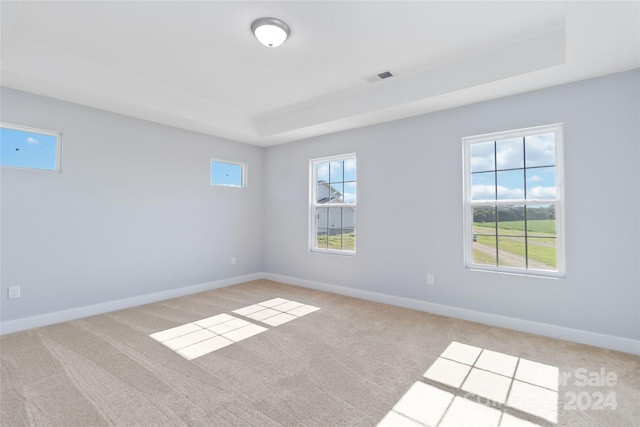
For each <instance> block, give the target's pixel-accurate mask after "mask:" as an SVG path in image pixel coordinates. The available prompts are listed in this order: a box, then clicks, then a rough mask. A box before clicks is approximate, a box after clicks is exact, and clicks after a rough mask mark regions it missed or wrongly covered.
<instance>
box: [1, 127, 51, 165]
mask: <svg viewBox="0 0 640 427" xmlns="http://www.w3.org/2000/svg"><path fill="white" fill-rule="evenodd" d="M60 141H61V135H60V133H57V132H51V131H46V130H40V129H33V128H28V127H24V126H17V125H9V124H5V123H2V124H0V165H2V166H11V167H17V168H25V169H42V170H51V171H59V170H60Z"/></svg>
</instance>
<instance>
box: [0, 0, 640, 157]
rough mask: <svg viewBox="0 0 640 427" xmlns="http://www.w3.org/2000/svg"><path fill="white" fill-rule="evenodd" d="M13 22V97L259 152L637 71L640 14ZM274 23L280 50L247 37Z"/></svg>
mask: <svg viewBox="0 0 640 427" xmlns="http://www.w3.org/2000/svg"><path fill="white" fill-rule="evenodd" d="M1 12H2V21H1V25H2V26H1V30H2V45H1V47H2V52H1V54H2V63H1V75H0V77H1V79H2V81H1V82H2V85H3V86H7V87H12V88H16V89H21V90H25V91H29V92H34V93H37V94H42V95H46V96H51V97H55V98H59V99H64V100H68V101H72V102H76V103H79V104H83V105H88V106H92V107H97V108H101V109H105V110H110V111H115V112H118V113H121V114H127V115H130V116H134V117H138V118H142V119H146V120H151V121H155V122H159V123H164V124H168V125H172V126H177V127H181V128H185V129H190V130H195V131H199V132H204V133H208V134H211V135H217V136H221V137H225V138H230V139H233V140H236V141H242V142H246V143H250V144H255V145H259V146H268V145H274V144H279V143H283V142H289V141H293V140H297V139H302V138H307V137H310V136H314V135H320V134H325V133H329V132H335V131H339V130H344V129H349V128H354V127H358V126H364V125H368V124H373V123H380V122H384V121H389V120H395V119H398V118H402V117H409V116H412V115H417V114H422V113H426V112H430V111H436V110H441V109H444V108H450V107H454V106H458V105H464V104H469V103H473V102H479V101H483V100H487V99H492V98H498V97H501V96H506V95H511V94H516V93H522V92H526V91H530V90H534V89H538V88H543V87H549V86H553V85H558V84H562V83H566V82H570V81H576V80H582V79H586V78H590V77H595V76H599V75H604V74H609V73H613V72H618V71H623V70H628V69H632V68H637V67H639V66H640V2H638V1H626V2H616V1H602V2H594V1H587V2H574V1H569V2H561V1H532V2H523V1H497V2H489V1H467V2H461V1H353V2H347V1H281V2H271V1H254V2H250V1H193V2H187V1H141V2H121V1H111V2H108V1H102V2H96V1H76V2H73V1H71V2H58V1H44V2H33V1H22V2H10V1H2V3H1ZM263 16H272V17H276V18H279V19H282V20H284V21H285V22H287V23H288V24H289V26H290V27H291V37H290V38H289V40H287V41H286V42H285V43H284V44H283V45H282V46H280V47H278V48H275V49H269V48H266V47H264V46H262V45H261V44H259V43H258V41H257V40H255V38H254V37H253V35H252V34H251V32H250V29H249V26H250V25H251V22H253V20H255V19H256V18H259V17H263ZM387 70H390V71H391V72H393V73H394V74H395V76H394V77H392V78H390V79H387V80H379V79H378V78H377V77H376V74H378V73H380V72H383V71H387Z"/></svg>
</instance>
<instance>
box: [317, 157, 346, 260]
mask: <svg viewBox="0 0 640 427" xmlns="http://www.w3.org/2000/svg"><path fill="white" fill-rule="evenodd" d="M310 194H311V221H310V224H311V226H310V232H309V234H310V237H309V240H310V242H311V245H310V246H311V250H312V251H315V252H328V253H338V254H355V252H356V156H355V154H347V155H343V156H336V157H327V158H323V159H315V160H311V191H310Z"/></svg>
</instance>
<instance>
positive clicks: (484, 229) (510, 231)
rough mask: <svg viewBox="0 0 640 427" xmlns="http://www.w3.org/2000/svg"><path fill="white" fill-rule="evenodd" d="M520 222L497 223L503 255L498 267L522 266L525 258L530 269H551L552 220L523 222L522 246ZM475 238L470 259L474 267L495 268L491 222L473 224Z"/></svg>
mask: <svg viewBox="0 0 640 427" xmlns="http://www.w3.org/2000/svg"><path fill="white" fill-rule="evenodd" d="M524 228H525V227H524V221H503V222H499V223H498V230H497V231H498V233H497V234H498V249H499V250H500V251H501V252H502V253H503V254H504V255H503V256H502V258H501V259H500V260H499V261H500V265H501V266H510V267H524V258H525V257H526V256H528V258H529V265H530V267H531V266H532V264H535V268H538V269H545V270H555V269H556V268H557V261H556V239H555V237H556V236H555V220H531V221H527V233H526V235H527V238H528V239H527V245H526V247H525V239H524V236H525V230H524ZM473 233H474V234H475V235H476V242H477V243H478V245H474V250H473V259H474V263H476V264H484V265H496V263H497V261H496V256H495V253H494V251H495V247H496V225H495V223H478V222H476V223H474V224H473ZM480 245H482V247H480Z"/></svg>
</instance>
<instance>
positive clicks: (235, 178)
mask: <svg viewBox="0 0 640 427" xmlns="http://www.w3.org/2000/svg"><path fill="white" fill-rule="evenodd" d="M211 185H221V186H224V187H240V188H244V187H246V186H247V178H246V165H245V164H244V163H235V162H227V161H224V160H211Z"/></svg>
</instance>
